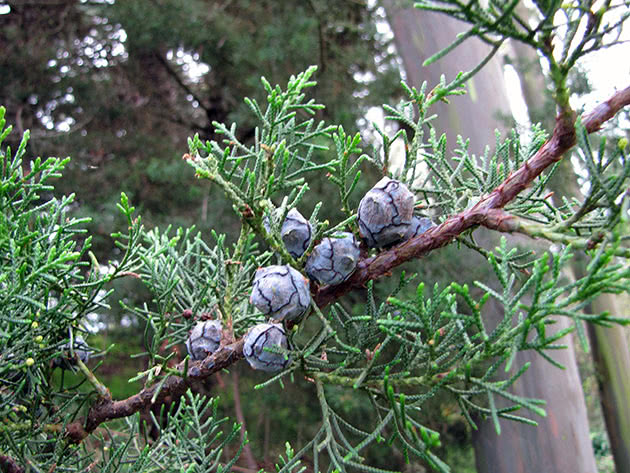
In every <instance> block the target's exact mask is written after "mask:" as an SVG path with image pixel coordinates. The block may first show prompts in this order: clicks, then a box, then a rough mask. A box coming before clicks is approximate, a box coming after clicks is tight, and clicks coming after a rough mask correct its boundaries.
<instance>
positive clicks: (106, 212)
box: [0, 0, 614, 473]
mask: <svg viewBox="0 0 630 473" xmlns="http://www.w3.org/2000/svg"><path fill="white" fill-rule="evenodd" d="M409 6H410V3H407V2H394V1H388V2H383V4H381V3H379V2H376V1H374V2H364V1H361V0H300V1H274V0H256V1H253V0H251V1H250V0H134V1H116V2H114V1H113V0H111V1H107V0H81V1H78V0H54V1H30V0H21V1H20V0H18V1H4V2H2V1H0V50H2V52H3V53H2V55H0V78H1V80H0V104H3V105H4V106H5V107H6V108H7V121H8V122H9V123H13V124H15V128H16V132H14V133H13V134H12V135H11V136H10V137H9V144H10V145H11V146H12V147H14V148H15V147H17V144H18V140H19V139H20V136H21V134H22V132H23V131H24V130H26V129H29V130H31V141H30V152H31V153H32V154H33V155H41V156H62V157H63V156H71V157H72V161H71V162H70V164H69V166H68V167H67V168H66V171H65V173H64V178H63V179H62V180H60V181H58V182H57V183H56V187H57V188H56V192H58V193H59V194H68V193H75V194H76V196H77V197H76V200H75V202H76V208H75V210H74V211H75V212H76V214H77V215H81V216H92V217H93V221H92V223H91V228H90V231H91V234H92V235H93V236H94V239H95V240H94V248H95V253H97V257H98V259H99V261H101V262H105V261H108V260H115V259H116V258H117V255H118V253H117V251H118V250H117V249H116V248H115V247H113V245H112V239H111V238H110V236H109V235H110V234H111V233H112V232H115V231H117V230H119V229H120V227H121V225H124V224H125V222H124V221H123V220H122V219H121V218H119V215H118V212H117V210H116V205H115V204H116V202H118V200H119V196H120V192H121V191H124V192H125V193H127V195H129V197H130V200H131V201H132V202H133V204H134V205H136V206H137V208H138V213H139V214H141V215H142V218H143V221H144V223H145V225H147V226H149V227H151V226H161V227H166V226H167V225H173V226H175V227H177V226H190V225H196V226H197V228H198V229H200V230H201V232H202V233H203V234H204V235H205V236H207V238H208V239H210V229H212V228H214V229H216V230H217V231H218V232H221V233H226V234H227V235H228V236H233V235H234V233H235V231H236V229H237V228H238V220H237V219H236V218H235V216H234V214H233V212H232V209H231V208H230V205H229V204H228V203H227V201H225V200H224V198H223V196H222V195H221V193H220V192H219V191H218V189H215V188H213V187H212V185H211V184H209V183H208V182H199V181H197V180H196V179H194V176H193V172H192V170H191V168H190V166H188V165H187V164H186V163H184V161H183V160H182V159H181V157H182V155H183V153H184V152H185V151H186V149H187V145H186V140H187V138H188V137H189V136H192V135H193V134H195V133H199V135H200V136H201V138H202V139H204V140H205V139H215V138H216V137H215V136H213V126H212V123H213V122H214V121H218V122H225V123H232V122H238V123H239V129H238V134H239V138H240V139H242V140H248V139H251V138H253V134H254V123H253V117H252V116H251V115H250V114H249V113H248V109H247V107H246V106H245V104H244V102H243V97H245V96H249V97H254V98H256V99H258V100H259V101H264V97H261V91H262V89H261V87H260V86H259V84H260V81H259V79H260V76H261V75H264V76H265V77H266V78H267V79H268V80H269V82H271V83H272V84H275V83H282V84H284V83H286V80H287V78H288V77H289V76H290V75H291V74H296V73H298V72H300V71H303V70H305V69H306V68H307V67H308V66H309V65H311V64H317V65H318V67H319V69H318V72H317V75H316V80H317V81H318V86H317V87H316V88H314V89H313V91H312V92H310V93H312V94H313V97H314V98H315V99H316V100H317V101H318V102H319V103H323V104H325V105H326V108H325V109H324V110H322V111H321V112H320V115H321V116H320V117H318V118H320V119H325V120H326V121H328V122H329V123H335V124H341V125H343V127H344V129H345V130H346V131H347V132H349V133H354V132H355V131H356V130H357V129H359V130H360V131H361V132H362V134H363V135H364V138H365V140H366V141H367V142H364V143H363V147H364V149H365V150H366V151H367V149H368V148H370V146H371V145H374V146H377V144H376V142H374V143H372V142H371V140H372V139H373V138H374V136H375V133H374V131H373V129H371V128H370V126H369V121H370V120H371V119H372V118H374V117H379V116H380V115H381V114H380V113H379V110H380V105H381V104H383V103H390V104H395V103H396V102H397V101H398V100H399V98H400V94H401V89H400V86H399V82H400V79H401V76H402V77H405V78H407V79H408V80H410V81H412V83H413V85H416V86H417V85H419V84H418V83H416V82H417V81H418V80H429V81H430V82H433V83H436V82H437V79H439V72H441V71H443V70H445V69H449V68H452V69H453V70H457V71H459V70H465V69H466V68H467V67H466V65H465V64H462V61H464V59H463V58H462V57H461V56H459V57H456V58H453V59H448V58H447V61H449V60H450V61H451V62H450V63H448V64H440V65H439V66H438V67H439V68H440V69H439V70H438V71H437V73H438V75H436V72H431V71H430V70H428V71H426V73H425V72H424V69H420V67H419V66H417V65H416V66H414V65H413V64H410V63H409V61H408V60H406V59H405V57H404V54H402V53H404V52H405V50H406V49H407V47H411V46H414V44H415V43H414V42H413V41H414V38H413V37H411V38H408V39H405V36H404V30H403V25H401V24H400V23H396V22H395V21H394V20H395V19H396V20H399V19H400V12H401V11H404V8H407V7H409ZM388 19H389V20H390V22H391V26H390V24H389V23H388ZM442 27H443V24H442V23H438V24H434V25H433V28H434V30H436V33H435V35H437V32H438V30H440V29H441V28H442ZM427 28H428V26H427ZM448 33H449V31H445V34H448ZM435 35H433V37H435ZM395 36H396V38H395ZM416 39H417V38H416ZM447 40H452V36H451V37H450V38H448V39H447ZM404 41H407V44H402V42H404ZM422 46H423V47H424V48H425V49H426V50H427V51H426V56H428V55H430V54H432V53H434V52H435V51H437V49H434V50H432V51H431V50H429V49H430V48H431V45H429V44H427V43H426V42H425V43H423V44H422ZM415 47H416V48H417V47H419V46H418V44H415ZM398 51H401V54H400V55H399V53H398ZM463 54H464V55H465V54H467V53H466V52H463ZM426 56H425V57H426ZM507 56H509V54H507ZM512 59H514V56H512ZM472 60H473V61H474V60H475V59H472ZM416 62H417V63H418V64H419V63H421V62H422V59H418V60H417V61H416ZM511 62H512V63H514V64H516V61H514V60H513V61H511ZM498 66H499V68H502V67H503V65H502V64H498ZM501 71H502V69H501ZM519 71H520V72H521V74H525V69H524V68H521V69H520V70H519ZM418 73H419V74H420V75H419V77H416V74H418ZM431 74H433V76H431ZM575 80H576V81H578V80H581V81H582V82H583V83H584V88H583V90H584V91H587V90H588V82H587V81H586V79H585V76H584V75H582V76H580V77H576V79H575ZM484 81H485V83H487V84H486V85H488V86H489V87H490V88H493V87H494V85H493V83H491V82H490V81H489V80H485V79H480V80H479V82H477V83H476V89H475V90H477V93H480V94H483V91H482V90H480V89H482V86H483V85H484ZM429 85H433V84H431V83H430V84H429ZM497 95H499V94H497ZM482 97H483V95H482ZM482 99H483V98H482ZM473 101H474V100H473ZM492 104H495V105H496V109H495V108H494V107H493V106H492ZM528 105H531V104H528ZM458 106H463V105H461V104H460V105H458ZM476 106H477V107H478V106H479V102H477V103H476ZM546 106H547V104H546V103H544V101H541V102H540V103H538V104H537V107H536V111H535V113H539V115H540V116H542V117H543V118H544V117H545V116H550V114H549V113H547V115H545V113H544V112H541V110H545V109H544V107H546ZM486 108H487V109H488V118H487V121H486V122H483V124H479V122H477V119H475V122H476V124H477V127H478V128H480V129H481V130H482V131H483V132H484V133H486V134H485V135H483V136H480V137H478V140H479V143H481V144H485V143H492V142H493V141H494V140H493V134H494V129H495V128H497V127H498V128H506V125H505V121H502V120H501V119H500V118H499V116H500V115H501V114H502V115H503V116H504V117H505V116H510V111H509V109H508V108H507V107H506V101H505V96H498V97H496V100H495V101H494V102H492V103H491V104H490V105H488V106H487V107H486ZM531 110H532V111H533V110H534V108H533V106H532V107H531ZM462 113H465V112H462ZM444 114H445V115H448V114H447V113H446V112H445V113H444ZM530 115H531V116H533V117H536V115H535V114H534V112H532V113H530ZM551 116H552V115H551ZM461 117H462V118H460V121H461V120H462V119H467V118H468V117H466V115H465V114H464V115H462V116H461ZM535 119H536V120H538V119H540V118H539V117H537V118H535ZM511 124H512V122H511V119H510V125H511ZM441 125H442V127H443V128H444V129H449V130H454V131H452V133H462V134H464V135H465V136H470V134H467V133H465V132H462V131H461V130H459V129H457V128H456V127H455V126H454V125H453V123H448V122H445V123H443V124H441ZM475 139H476V138H475ZM11 140H13V142H11ZM453 142H454V140H453V141H452V143H453ZM475 143H476V142H475ZM480 146H481V145H480ZM473 151H474V152H476V153H479V152H481V151H482V148H480V147H479V148H477V149H473ZM363 171H364V173H367V174H364V177H365V178H364V179H363V181H362V184H361V185H362V186H364V187H365V189H367V188H369V187H371V185H372V184H373V183H374V182H375V180H376V177H377V176H378V175H379V174H380V171H379V170H377V169H370V168H368V167H366V168H365V169H364V170H363ZM310 187H311V192H310V194H309V196H308V197H307V198H306V199H305V202H306V203H305V204H304V205H305V206H306V207H310V208H307V209H305V210H306V212H304V213H305V215H306V214H310V212H311V210H312V207H313V206H314V205H315V203H316V202H318V201H324V202H325V203H326V193H327V189H329V188H328V183H327V182H311V183H310ZM362 194H363V192H361V191H359V192H357V195H362ZM326 216H327V217H328V218H329V219H330V220H331V221H338V220H340V219H341V218H340V213H339V209H335V208H326ZM432 217H433V218H434V219H436V220H439V217H440V216H439V215H432ZM477 261H481V257H480V256H479V255H476V254H475V253H473V252H472V251H469V250H466V249H464V248H456V247H455V246H453V245H451V246H450V247H448V248H447V249H444V250H441V251H440V252H436V253H435V254H432V255H431V257H430V258H425V259H423V260H421V261H418V262H415V263H413V264H409V265H408V267H407V269H408V270H409V271H412V272H420V273H421V276H420V277H421V279H422V281H424V282H425V284H426V285H427V286H428V287H431V286H432V285H433V284H434V283H436V282H438V283H441V282H444V281H448V282H450V281H452V280H456V281H458V282H460V283H465V282H469V281H470V280H473V279H484V277H483V274H475V273H476V272H479V271H481V270H482V269H481V268H482V265H481V264H476V262H477ZM464 262H465V263H464ZM463 265H465V267H466V271H462V266H463ZM477 268H479V269H477ZM116 284H117V285H118V286H119V287H117V289H119V290H120V292H119V293H118V294H120V296H119V297H120V298H121V299H123V300H124V301H125V302H126V303H127V304H133V303H138V302H141V301H143V298H145V297H146V293H144V291H143V288H142V286H141V284H139V283H138V282H137V281H134V280H133V279H131V278H130V279H129V280H125V281H124V282H117V283H116ZM362 296H363V295H362V294H354V295H353V297H354V299H347V300H345V302H344V304H347V307H348V309H349V310H352V307H351V306H352V304H353V301H354V302H357V301H358V300H360V298H361V297H362ZM92 322H93V327H92V330H93V332H94V335H93V337H91V339H90V344H92V345H94V346H99V347H100V348H102V349H107V348H108V347H111V345H112V344H113V345H114V346H113V347H111V348H110V350H109V352H108V358H107V361H106V363H105V364H104V365H103V366H102V367H101V368H100V369H99V373H100V378H101V379H102V381H103V382H104V383H105V384H106V385H107V386H109V388H110V389H111V391H112V393H113V396H114V398H122V397H126V396H129V395H131V394H133V393H135V392H137V391H138V387H139V385H137V384H133V383H128V382H127V379H129V378H130V377H132V376H133V375H135V374H136V373H137V372H138V371H140V370H142V369H144V368H145V365H144V362H143V360H142V359H138V358H136V359H129V356H128V354H129V353H136V352H139V351H142V347H141V345H142V343H143V338H142V335H141V334H142V330H141V329H142V327H138V326H137V324H138V321H136V320H133V319H132V318H131V317H130V316H129V315H128V314H126V313H125V312H124V311H122V310H121V309H120V307H119V306H117V305H116V304H115V303H114V304H112V311H111V312H110V313H107V314H105V313H103V314H95V315H94V317H93V319H92ZM138 329H140V330H138ZM578 360H579V364H580V367H581V373H582V379H583V386H584V392H585V395H586V402H587V407H588V412H589V413H590V417H591V418H590V421H591V423H590V425H591V432H592V439H593V445H594V447H595V449H596V455H597V456H598V458H599V459H600V460H599V467H600V468H601V471H614V467H613V466H612V462H611V460H610V452H609V449H608V447H607V437H606V434H605V427H604V424H603V421H602V417H601V413H600V412H599V407H598V406H599V402H598V398H597V382H596V378H595V376H596V374H595V372H594V369H593V366H592V363H591V362H590V357H589V356H588V355H586V354H584V353H582V352H580V353H579V354H578ZM66 376H67V378H66V379H65V380H63V382H64V383H68V385H71V384H72V383H73V382H74V380H73V379H71V378H72V374H71V373H68V374H67V375H66ZM263 379H265V376H264V375H260V374H259V373H254V372H252V371H251V370H249V369H244V367H243V366H236V367H235V368H234V369H233V370H232V371H231V372H230V373H221V374H220V375H216V377H214V378H213V379H212V380H210V381H209V382H208V383H206V386H204V387H203V389H206V390H207V392H209V393H210V394H211V395H213V396H217V395H218V396H220V399H221V401H220V407H221V409H222V410H223V413H224V414H225V415H229V416H231V417H233V418H237V417H238V416H239V415H240V414H239V411H240V413H242V414H243V415H244V420H245V422H246V425H247V430H248V435H249V438H250V439H251V444H250V445H251V448H252V452H253V454H254V456H255V457H256V458H257V459H259V461H261V462H262V461H266V462H268V461H273V459H275V458H277V456H278V454H279V453H282V449H283V445H284V442H285V441H286V440H291V443H292V444H293V445H294V446H295V445H299V444H300V439H306V438H310V435H312V432H311V431H310V429H311V426H312V425H314V424H315V421H316V419H317V418H318V415H319V406H317V405H309V401H308V400H309V399H311V400H312V399H315V398H316V395H315V393H314V391H315V388H314V386H313V385H312V384H311V383H309V382H308V380H304V379H297V378H296V379H294V380H293V381H294V382H291V383H285V385H284V390H285V391H286V390H288V391H290V393H287V394H289V395H287V394H283V395H281V393H280V391H281V388H280V386H278V385H277V384H274V385H272V386H271V387H269V388H267V389H263V390H254V389H253V386H255V385H256V384H258V383H259V382H261V381H262V380H263ZM60 382H61V380H60ZM235 383H236V387H235ZM332 391H333V389H331V392H332ZM339 393H340V395H339V396H338V397H337V398H336V399H335V402H336V403H337V405H336V406H335V408H336V409H338V410H340V411H343V412H347V413H348V415H349V416H350V418H351V419H352V417H354V420H356V423H359V424H360V419H361V418H363V417H364V416H369V415H371V412H370V411H371V407H370V404H369V403H368V402H363V400H362V399H360V398H359V397H358V396H352V397H348V396H347V395H345V396H344V395H342V394H341V393H342V391H339ZM426 415H427V417H428V420H427V422H428V423H427V424H426V425H427V426H429V427H430V428H432V429H435V430H437V431H439V432H440V434H441V435H442V437H441V438H442V452H440V453H438V455H441V456H442V458H443V459H444V460H445V461H446V462H447V463H449V464H450V465H451V467H452V468H453V471H456V472H463V473H465V472H473V471H476V469H475V460H474V455H473V448H472V446H471V432H470V428H469V426H468V425H467V423H466V422H465V421H464V419H463V418H462V417H461V415H460V414H459V409H458V408H457V406H456V405H455V404H454V403H453V402H451V400H449V399H447V398H442V399H439V400H437V401H433V404H432V405H431V409H430V412H427V413H426ZM389 452H390V450H389V448H388V447H386V446H385V445H384V446H383V448H382V450H381V451H379V450H378V449H375V450H373V451H372V452H371V454H372V455H375V456H378V455H380V458H374V459H372V460H370V461H371V462H372V464H374V465H381V466H383V467H387V468H389V469H400V470H401V471H421V470H422V466H421V465H413V464H412V465H405V462H404V458H403V455H402V454H397V455H394V457H392V456H391V454H390V453H389Z"/></svg>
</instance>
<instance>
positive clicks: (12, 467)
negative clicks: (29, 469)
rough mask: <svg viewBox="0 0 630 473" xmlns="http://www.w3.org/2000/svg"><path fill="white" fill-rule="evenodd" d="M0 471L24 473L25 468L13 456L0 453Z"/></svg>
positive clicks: (4, 472)
mask: <svg viewBox="0 0 630 473" xmlns="http://www.w3.org/2000/svg"><path fill="white" fill-rule="evenodd" d="M0 471H2V473H24V468H22V467H21V466H20V465H18V463H17V462H16V461H15V460H14V459H13V458H11V457H8V456H6V455H0Z"/></svg>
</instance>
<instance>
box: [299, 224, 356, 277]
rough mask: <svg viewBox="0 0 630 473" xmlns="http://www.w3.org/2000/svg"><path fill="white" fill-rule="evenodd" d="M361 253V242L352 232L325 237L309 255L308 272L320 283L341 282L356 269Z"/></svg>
mask: <svg viewBox="0 0 630 473" xmlns="http://www.w3.org/2000/svg"><path fill="white" fill-rule="evenodd" d="M359 253H360V251H359V244H358V243H357V241H356V240H355V238H354V235H353V234H352V233H348V232H341V233H337V234H335V235H333V236H332V237H327V238H324V239H323V240H322V241H321V242H320V243H319V244H317V245H316V246H315V248H313V252H312V253H311V255H310V256H309V257H308V260H307V261H306V274H308V275H309V277H311V278H312V279H315V280H317V282H319V283H320V284H331V285H334V284H340V283H342V282H343V281H345V280H346V279H348V278H349V277H350V275H351V274H352V273H353V272H354V270H355V269H356V267H357V262H358V261H359Z"/></svg>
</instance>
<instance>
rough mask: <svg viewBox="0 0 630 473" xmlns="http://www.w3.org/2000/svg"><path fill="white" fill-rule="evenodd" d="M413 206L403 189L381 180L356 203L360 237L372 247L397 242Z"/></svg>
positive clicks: (410, 195)
mask: <svg viewBox="0 0 630 473" xmlns="http://www.w3.org/2000/svg"><path fill="white" fill-rule="evenodd" d="M414 204H415V197H414V195H413V194H412V193H411V191H410V190H409V189H408V188H407V186H405V185H404V184H403V183H402V182H400V181H396V180H394V179H390V178H389V177H384V178H383V179H381V180H380V181H378V183H376V185H375V186H374V187H372V189H370V190H369V191H368V193H367V194H365V196H364V197H363V199H361V202H360V203H359V210H358V217H359V218H358V222H359V231H360V233H361V237H362V238H363V239H364V240H365V242H366V243H367V245H368V246H369V247H372V248H381V247H383V246H387V245H391V244H392V243H396V242H399V241H401V240H402V239H403V238H404V237H405V235H406V233H407V230H408V229H409V225H410V224H411V218H412V217H413V207H414Z"/></svg>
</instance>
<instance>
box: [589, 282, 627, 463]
mask: <svg viewBox="0 0 630 473" xmlns="http://www.w3.org/2000/svg"><path fill="white" fill-rule="evenodd" d="M619 300H621V301H624V300H625V302H626V303H627V302H628V300H627V297H625V296H623V295H613V294H604V295H602V296H600V297H598V298H597V299H596V300H595V301H594V302H593V304H592V306H591V307H592V310H593V313H600V312H603V311H609V312H611V314H614V315H616V316H618V317H623V316H624V315H627V309H626V314H624V313H623V311H622V310H620V308H619V305H620V304H619V303H618V301H619ZM626 307H627V306H626ZM587 330H588V338H589V342H590V344H591V351H592V353H593V361H594V362H595V368H596V376H597V383H598V386H599V395H600V401H601V404H602V410H603V412H604V419H605V421H606V430H607V431H608V438H609V440H610V447H611V450H612V454H613V458H614V460H615V469H616V471H617V473H630V352H629V350H628V328H627V327H623V326H620V325H615V326H612V327H601V326H597V325H595V324H589V325H588V327H587Z"/></svg>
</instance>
